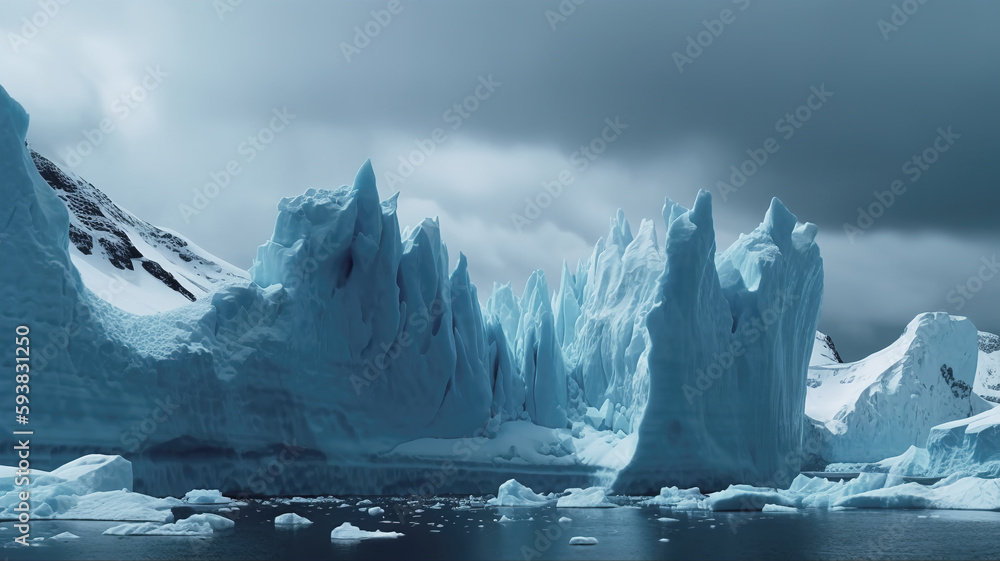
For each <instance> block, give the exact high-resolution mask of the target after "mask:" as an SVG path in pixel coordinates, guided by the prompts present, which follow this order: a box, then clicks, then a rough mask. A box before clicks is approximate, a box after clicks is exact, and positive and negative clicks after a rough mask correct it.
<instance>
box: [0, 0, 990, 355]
mask: <svg viewBox="0 0 1000 561" xmlns="http://www.w3.org/2000/svg"><path fill="white" fill-rule="evenodd" d="M577 2H579V3H577ZM5 12H6V13H7V15H8V17H7V18H5V20H4V26H3V29H2V30H3V32H4V36H5V37H6V39H7V45H6V46H5V47H3V48H6V49H7V53H5V54H4V56H2V57H0V76H2V79H3V85H4V87H5V88H7V90H8V91H9V92H10V93H11V95H13V96H14V97H15V98H16V99H18V100H20V101H21V102H22V103H23V104H24V105H25V107H26V108H27V109H28V111H29V112H30V113H31V115H32V129H31V132H30V141H31V142H32V143H33V146H34V147H35V148H36V149H38V150H40V151H41V152H43V153H44V154H46V155H48V156H50V157H52V158H55V159H56V160H58V161H67V160H69V161H70V163H72V164H74V165H73V166H71V167H72V169H73V171H75V172H77V173H79V174H80V175H82V176H83V177H85V178H87V179H88V180H90V181H91V182H93V183H94V184H95V185H97V186H98V187H100V188H101V189H103V190H105V191H106V192H107V193H108V194H109V196H111V197H112V198H113V199H114V200H115V201H117V202H118V203H119V204H121V205H122V206H124V207H126V208H128V209H130V210H131V211H133V212H134V213H135V214H137V215H139V216H141V217H143V218H145V219H147V220H149V221H151V222H153V223H156V224H158V225H162V226H165V227H168V228H171V229H174V230H178V231H180V232H183V233H184V234H186V235H188V236H189V237H190V238H192V239H194V240H195V241H197V242H198V243H199V244H200V245H202V246H204V247H206V248H207V249H209V250H211V251H213V252H215V253H217V254H218V255H220V256H221V257H223V258H226V259H228V260H230V261H232V262H233V263H234V264H236V265H239V266H241V267H247V266H249V264H250V262H251V260H252V258H253V255H254V253H255V249H256V246H257V245H258V244H259V243H260V242H262V241H263V240H264V239H266V238H267V237H268V236H269V235H270V231H271V228H272V226H273V219H274V217H275V214H276V210H275V205H276V202H277V200H278V199H279V198H280V197H282V196H291V195H295V194H297V193H300V192H301V191H303V190H304V189H306V188H308V187H336V186H338V185H341V184H343V183H346V182H349V181H350V180H351V179H352V178H353V176H354V173H355V171H356V170H357V168H358V167H359V166H360V165H361V163H362V162H363V161H364V160H365V159H366V158H369V157H370V158H371V159H372V161H373V164H374V165H375V169H376V173H377V175H378V178H379V181H380V185H381V190H382V194H383V196H388V195H390V194H391V193H392V192H394V191H399V192H400V205H399V208H400V215H401V218H402V220H403V222H404V224H407V223H408V224H411V225H412V224H416V223H417V222H418V221H419V219H421V218H423V217H424V216H426V215H439V216H440V217H441V219H442V227H443V233H444V236H445V239H446V241H447V242H448V243H449V247H450V248H451V250H452V253H453V258H454V257H456V256H457V254H458V252H459V251H463V252H465V253H467V254H469V255H470V270H471V273H472V276H473V279H474V280H475V281H476V282H477V283H478V284H479V285H480V287H481V292H483V293H488V292H489V287H490V286H491V284H492V283H493V282H494V281H499V282H505V281H508V280H509V281H512V282H513V284H514V286H515V287H521V286H523V283H524V280H525V279H526V278H527V276H528V274H529V273H530V271H531V270H532V269H534V268H539V267H540V268H543V269H545V270H546V272H547V273H548V274H550V275H553V276H555V275H557V274H558V273H559V269H560V266H561V262H562V259H563V258H566V259H568V260H569V261H570V263H571V264H574V263H575V261H576V260H577V259H580V258H584V257H586V256H587V255H588V254H589V252H590V248H591V247H592V246H593V244H594V242H596V240H597V239H598V237H600V236H601V235H603V234H605V231H606V229H607V224H608V219H609V217H611V216H612V215H613V214H614V213H615V211H616V209H617V208H619V207H621V208H623V209H624V210H625V212H626V214H627V215H628V216H629V217H630V218H631V219H632V220H633V221H634V222H636V223H638V221H639V220H640V219H641V218H657V217H658V216H659V210H660V207H661V206H662V205H663V200H664V197H670V198H671V199H674V200H677V201H680V202H685V203H690V202H691V201H692V200H693V198H694V195H695V193H696V192H697V190H698V189H708V190H710V191H712V193H713V195H714V197H715V200H716V205H715V207H716V223H717V224H718V226H719V229H720V232H719V244H720V246H725V245H728V243H730V242H731V241H732V240H734V239H735V237H736V235H737V234H738V233H739V232H742V231H748V230H750V229H752V228H753V227H755V226H756V224H757V223H758V222H759V221H760V219H761V217H762V216H763V213H764V211H765V210H766V208H767V205H768V201H769V199H770V197H772V196H778V197H779V198H781V199H782V201H784V202H785V204H786V205H787V206H788V207H789V208H790V209H792V210H793V211H794V212H795V213H796V214H797V215H798V216H799V218H800V219H802V220H808V221H811V222H815V223H816V224H818V225H819V226H820V229H821V236H820V244H821V248H822V250H823V254H824V258H825V263H826V275H827V282H826V286H827V291H826V298H825V302H824V307H823V316H822V319H821V329H823V330H825V331H827V332H828V333H829V334H831V335H832V336H833V337H834V339H835V340H836V341H837V343H838V345H839V346H840V347H841V348H842V351H843V354H844V355H845V357H847V358H859V357H861V356H863V355H864V354H866V353H869V352H872V351H874V350H877V349H878V348H881V347H882V346H884V345H885V344H887V343H888V342H890V341H891V340H892V339H894V338H895V337H896V336H897V335H898V333H899V332H900V331H901V329H902V328H903V326H904V325H905V324H906V323H907V322H908V321H909V320H910V319H911V318H912V317H913V316H914V315H916V314H917V313H919V312H922V311H929V310H944V311H949V312H952V313H957V314H962V315H968V316H969V317H970V318H972V319H973V321H974V322H975V323H976V325H977V326H978V327H979V328H980V329H982V330H990V331H994V332H997V331H1000V318H998V317H997V314H996V313H995V311H996V310H997V309H998V305H1000V278H998V279H993V276H992V275H993V274H996V272H995V271H993V270H992V269H990V268H989V267H987V268H986V269H984V262H983V259H984V258H985V259H986V263H989V262H991V259H992V258H993V256H994V255H995V253H996V252H997V250H998V249H1000V244H998V243H997V242H998V241H1000V220H998V219H997V214H996V208H997V206H998V203H1000V190H998V189H996V185H995V183H996V180H995V173H994V169H993V168H994V165H993V161H994V158H993V153H992V152H993V151H994V150H995V147H996V146H997V145H998V143H997V134H1000V133H998V132H997V131H998V130H1000V127H998V124H1000V112H998V110H997V108H996V99H998V98H1000V95H998V94H1000V81H998V78H997V74H996V72H995V66H996V57H995V53H997V52H998V49H1000V44H998V43H1000V37H998V36H997V34H996V33H995V32H994V29H993V28H994V25H993V22H995V21H996V19H997V17H998V16H1000V5H998V4H996V3H991V2H987V1H979V2H966V3H960V4H957V5H956V4H949V3H943V2H934V1H928V2H924V3H920V2H919V1H918V0H906V1H895V2H890V1H883V0H880V1H878V2H870V1H864V0H845V1H838V2H826V1H818V2H795V1H792V0H785V1H767V0H713V1H710V2H699V3H684V4H681V3H675V2H652V1H649V2H644V1H635V2H627V3H611V2H598V1H596V0H587V1H583V0H562V1H561V2H557V1H555V0H547V1H545V2H529V1H507V2H459V1H441V2H427V3H416V2H410V1H409V0H383V1H375V2H366V3H360V2H358V3H350V4H348V3H331V2H320V1H315V2H312V1H296V2H239V1H237V0H213V1H208V0H206V1H204V2H191V3H176V2H169V1H165V0H164V1H150V2H142V3H135V2H124V1H122V2H111V1H109V2H101V3H99V4H94V3H89V4H85V3H82V2H69V1H68V0H41V1H30V0H17V1H11V2H8V4H7V5H5ZM39 14H42V15H39ZM278 115H284V119H278V120H275V119H276V118H277V116H278ZM612 124H614V125H615V126H611V125H612ZM102 127H103V130H102ZM74 154H75V156H76V157H74ZM234 166H235V167H234ZM237 170H238V171H237ZM213 186H215V187H214V188H213ZM546 186H548V188H547V187H546ZM560 186H561V187H562V188H561V189H560V188H559V187H560ZM553 193H558V195H557V196H554V197H553V196H552V194H553ZM546 195H548V198H547V196H546ZM199 197H201V198H199ZM526 199H527V200H526ZM196 203H199V204H196ZM200 203H205V204H200ZM533 203H534V204H541V203H544V205H542V206H544V208H541V207H539V208H538V209H533V208H531V205H532V204H533ZM185 206H187V207H188V209H189V210H188V211H185V210H184V207H185ZM199 207H200V208H199ZM190 209H194V210H196V211H197V212H193V213H192V212H190ZM536 210H537V211H538V212H537V213H536ZM512 215H519V216H522V217H530V218H529V219H528V220H527V221H524V220H518V219H516V218H515V219H512ZM657 220H658V218H657ZM845 225H847V226H848V227H847V228H846V230H847V231H845ZM660 226H661V227H660V228H659V231H660V232H661V234H662V225H660ZM984 271H985V273H984ZM985 276H988V277H989V278H985ZM997 276H1000V275H997ZM976 279H978V280H976ZM552 284H557V283H556V282H555V281H553V283H552ZM973 288H977V290H975V291H973V290H972V289H973ZM963 290H964V292H963Z"/></svg>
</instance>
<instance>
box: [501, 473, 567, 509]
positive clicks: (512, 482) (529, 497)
mask: <svg viewBox="0 0 1000 561" xmlns="http://www.w3.org/2000/svg"><path fill="white" fill-rule="evenodd" d="M552 501H553V499H550V498H548V497H544V496H542V495H539V494H538V493H535V492H534V491H532V490H531V489H529V488H528V487H525V486H524V485H521V484H520V483H518V482H517V480H516V479H509V480H507V481H506V482H504V484H503V485H501V486H500V489H499V490H498V491H497V496H496V498H494V499H490V500H488V501H486V505H487V506H541V505H544V504H548V503H550V502H552Z"/></svg>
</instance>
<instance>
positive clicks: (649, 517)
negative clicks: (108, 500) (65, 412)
mask: <svg viewBox="0 0 1000 561" xmlns="http://www.w3.org/2000/svg"><path fill="white" fill-rule="evenodd" d="M355 502H357V501H356V500H354V501H351V502H350V504H352V505H353V504H354V503H355ZM374 502H375V504H378V505H380V506H382V507H383V508H384V509H385V514H384V515H383V516H381V517H371V516H369V515H368V514H367V512H362V511H359V510H358V508H357V507H354V506H352V507H351V508H337V505H330V504H321V505H307V504H295V505H290V506H262V505H260V504H257V503H253V502H251V504H250V506H247V507H243V508H242V509H241V511H240V512H239V513H228V516H230V517H232V518H234V519H235V520H236V527H235V528H233V529H231V530H227V531H223V532H216V533H215V535H214V536H212V537H210V538H192V537H118V536H104V535H101V532H103V531H104V530H105V529H106V528H109V527H111V526H114V525H116V524H118V523H116V522H84V521H36V522H34V523H33V527H32V535H33V536H43V537H48V536H52V535H55V534H58V533H60V532H65V531H69V532H72V533H74V534H76V535H78V536H80V539H77V540H71V541H62V542H59V541H48V540H43V541H40V542H37V543H38V544H39V545H37V546H34V547H30V548H25V547H23V546H20V545H16V544H15V545H8V546H6V547H5V548H4V549H3V550H2V551H0V555H2V556H5V557H6V558H8V559H102V560H115V559H236V560H243V559H405V560H419V559H470V560H473V559H997V558H1000V513H997V512H975V511H921V510H848V511H834V512H829V511H820V510H810V511H803V513H801V514H784V513H782V514H762V513H707V512H690V513H689V512H680V511H677V512H671V511H670V510H668V509H661V508H658V507H648V506H643V507H639V508H634V507H620V508H614V509H556V508H555V507H553V506H547V507H540V508H473V509H470V510H457V509H456V508H455V506H456V505H457V503H455V502H454V501H452V502H451V503H449V504H447V505H446V506H445V508H442V509H440V510H435V509H430V508H427V506H428V505H431V504H433V503H434V502H436V501H430V502H427V503H426V504H424V505H411V506H407V504H406V502H405V501H393V500H390V499H381V500H376V501H374ZM416 509H422V510H423V512H416ZM284 512H296V513H298V514H300V515H303V516H305V517H307V518H309V519H310V520H312V521H313V522H314V524H313V525H312V526H309V527H307V528H304V529H300V530H276V529H275V527H274V523H273V519H274V517H275V516H277V515H278V514H282V513H284ZM502 514H504V515H507V516H508V517H510V518H514V519H515V521H514V522H509V523H499V522H495V521H494V520H495V519H499V518H500V516H501V515H502ZM563 516H567V517H570V518H571V519H572V521H571V522H567V523H563V524H560V523H558V519H559V518H560V517H563ZM661 516H665V517H672V518H677V519H679V522H673V523H664V522H659V521H657V518H659V517H661ZM529 517H531V518H533V520H527V519H528V518H529ZM379 520H390V521H395V522H398V523H379V522H378V521H379ZM342 522H351V523H352V524H354V525H355V526H359V527H360V528H361V529H363V530H376V529H378V530H383V531H397V532H403V533H404V534H405V536H404V537H401V538H397V539H388V540H367V541H363V542H348V543H343V542H341V543H338V542H332V541H331V540H330V530H332V529H333V528H335V527H336V526H339V525H340V524H341V523H342ZM438 524H440V525H442V527H441V528H438V527H437V525H438ZM480 525H482V527H480ZM0 526H3V527H6V528H7V529H6V530H0V540H2V541H3V542H5V543H8V544H9V542H10V540H11V539H12V538H13V537H14V535H15V533H14V532H15V530H14V528H13V525H12V524H11V523H9V522H5V523H0ZM432 530H437V531H432ZM573 536H592V537H595V538H597V539H598V541H599V543H598V544H597V545H593V546H570V545H569V540H570V538H571V537H573ZM660 538H668V539H669V540H670V541H669V542H667V543H661V542H660V541H659V540H660ZM15 546H16V547H15Z"/></svg>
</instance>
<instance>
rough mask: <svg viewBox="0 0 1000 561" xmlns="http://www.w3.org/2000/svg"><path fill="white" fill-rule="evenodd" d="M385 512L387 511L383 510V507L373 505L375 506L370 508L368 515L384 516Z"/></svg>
mask: <svg viewBox="0 0 1000 561" xmlns="http://www.w3.org/2000/svg"><path fill="white" fill-rule="evenodd" d="M384 513H385V510H383V509H382V507H379V506H373V507H371V508H369V509H368V515H369V516H382V514H384Z"/></svg>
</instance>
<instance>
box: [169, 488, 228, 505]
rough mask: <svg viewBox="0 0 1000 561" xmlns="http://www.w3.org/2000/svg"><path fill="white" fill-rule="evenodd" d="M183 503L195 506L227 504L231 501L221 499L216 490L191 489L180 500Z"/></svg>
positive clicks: (224, 498) (220, 494) (225, 498)
mask: <svg viewBox="0 0 1000 561" xmlns="http://www.w3.org/2000/svg"><path fill="white" fill-rule="evenodd" d="M181 500H183V501H184V502H187V503H191V504H197V505H216V504H229V503H230V502H232V499H230V498H229V497H223V496H222V492H221V491H219V490H218V489H192V490H190V491H188V492H187V493H185V494H184V496H183V497H182V498H181Z"/></svg>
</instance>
